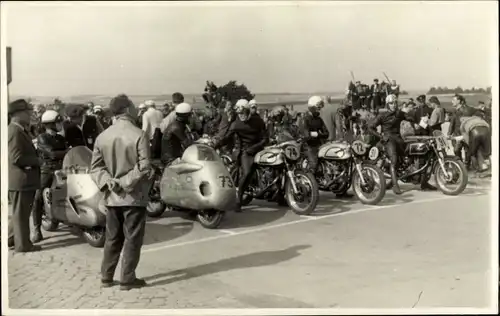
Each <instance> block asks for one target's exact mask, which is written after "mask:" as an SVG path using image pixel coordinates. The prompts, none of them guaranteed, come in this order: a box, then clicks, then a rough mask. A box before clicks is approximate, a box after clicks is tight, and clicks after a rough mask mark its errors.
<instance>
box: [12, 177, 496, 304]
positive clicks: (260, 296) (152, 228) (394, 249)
mask: <svg viewBox="0 0 500 316" xmlns="http://www.w3.org/2000/svg"><path fill="white" fill-rule="evenodd" d="M412 188H415V187H414V186H404V187H403V189H406V191H405V192H404V194H403V195H401V196H395V195H394V194H393V193H392V191H388V192H387V195H386V197H385V198H384V200H382V202H381V203H380V205H378V206H367V205H362V204H360V203H359V202H357V201H356V200H355V199H354V198H351V199H337V198H335V196H334V195H332V194H328V193H323V194H322V195H321V198H320V206H319V207H318V209H317V211H316V212H315V213H314V215H313V216H309V217H304V216H298V215H295V214H294V213H292V212H291V211H290V210H289V209H287V208H282V207H278V206H276V205H275V204H271V203H267V202H253V204H252V205H250V206H249V207H247V208H246V209H245V211H244V212H243V213H241V214H229V215H228V216H227V218H226V219H225V221H224V222H223V225H222V227H221V228H220V229H218V230H208V229H205V228H202V227H201V226H200V224H199V223H197V222H193V221H191V220H189V219H184V218H181V217H179V216H178V215H175V216H174V214H169V215H165V216H164V217H162V218H160V219H150V220H149V222H148V224H147V229H146V238H145V245H144V248H143V254H142V257H141V262H140V264H139V267H138V270H137V275H138V277H144V278H145V279H146V280H147V281H148V283H149V286H148V287H146V288H143V289H139V290H131V291H129V292H121V291H119V289H118V287H113V288H110V289H101V288H100V283H99V271H100V261H101V258H102V250H101V249H96V248H92V247H90V246H89V245H87V244H85V243H84V242H83V240H82V239H80V238H78V237H76V236H74V235H72V233H71V232H70V231H69V230H68V229H67V228H64V227H63V228H61V229H60V230H59V231H58V232H55V233H45V236H47V237H48V238H47V239H46V240H45V241H43V242H42V243H41V245H42V247H43V250H42V251H41V252H38V253H28V254H16V253H14V252H13V251H9V256H8V257H9V258H8V260H9V262H8V269H9V270H8V274H9V280H8V282H9V307H10V308H44V309H45V308H69V309H73V308H115V309H118V308H141V309H143V308H156V309H159V308H160V309H169V308H411V307H415V308H430V307H473V308H486V307H488V306H491V304H493V302H492V295H493V294H492V293H491V292H492V291H491V289H492V288H493V287H492V286H491V284H492V279H493V271H491V269H490V266H491V256H492V255H496V254H493V253H492V250H491V245H490V232H491V227H492V225H491V211H490V209H491V207H490V203H491V202H490V201H491V193H490V189H489V184H488V183H486V184H485V183H476V184H471V185H470V186H469V188H467V189H466V191H465V192H464V193H463V194H462V195H461V196H458V197H449V196H445V195H443V194H441V193H440V192H420V191H418V190H416V189H412ZM118 271H119V270H118ZM116 278H119V273H117V275H116ZM494 284H495V285H496V284H497V282H496V281H495V282H494Z"/></svg>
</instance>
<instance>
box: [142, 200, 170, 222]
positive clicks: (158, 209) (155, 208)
mask: <svg viewBox="0 0 500 316" xmlns="http://www.w3.org/2000/svg"><path fill="white" fill-rule="evenodd" d="M165 209H166V205H165V203H163V202H162V201H149V203H148V205H147V206H146V214H147V215H148V216H149V217H153V218H155V217H160V216H162V215H163V213H164V212H165Z"/></svg>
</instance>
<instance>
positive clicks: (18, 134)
mask: <svg viewBox="0 0 500 316" xmlns="http://www.w3.org/2000/svg"><path fill="white" fill-rule="evenodd" d="M8 113H9V115H10V117H11V122H10V124H9V127H8V169H7V170H8V174H9V197H10V200H11V202H12V218H11V220H10V221H9V238H8V245H9V247H14V248H15V251H16V252H30V251H38V250H40V249H41V248H40V246H36V245H33V243H32V242H31V240H30V224H29V220H30V215H31V207H32V204H33V199H34V198H35V192H36V190H37V189H38V188H40V159H39V158H38V155H37V152H36V149H35V147H34V146H33V143H32V141H31V138H30V136H29V135H28V126H29V123H30V119H31V114H32V108H31V106H30V104H28V102H26V101H25V100H23V99H20V100H16V101H14V102H12V103H10V104H9V108H8Z"/></svg>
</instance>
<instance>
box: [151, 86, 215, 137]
mask: <svg viewBox="0 0 500 316" xmlns="http://www.w3.org/2000/svg"><path fill="white" fill-rule="evenodd" d="M209 87H210V84H209V82H208V81H207V88H206V89H208V88H209ZM207 91H208V90H207ZM183 102H184V95H183V94H182V93H180V92H175V93H174V94H172V107H171V109H172V111H170V113H169V114H168V115H167V116H166V117H165V118H164V119H163V121H162V122H161V125H160V129H161V132H162V133H164V132H165V130H166V129H167V127H168V126H169V125H170V124H172V123H173V122H175V118H176V115H175V111H174V110H173V109H175V107H176V106H177V105H179V104H181V103H183Z"/></svg>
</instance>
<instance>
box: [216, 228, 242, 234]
mask: <svg viewBox="0 0 500 316" xmlns="http://www.w3.org/2000/svg"><path fill="white" fill-rule="evenodd" d="M216 231H217V232H221V233H224V234H228V235H236V234H237V233H236V232H233V231H230V230H228V229H217V230H216Z"/></svg>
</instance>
